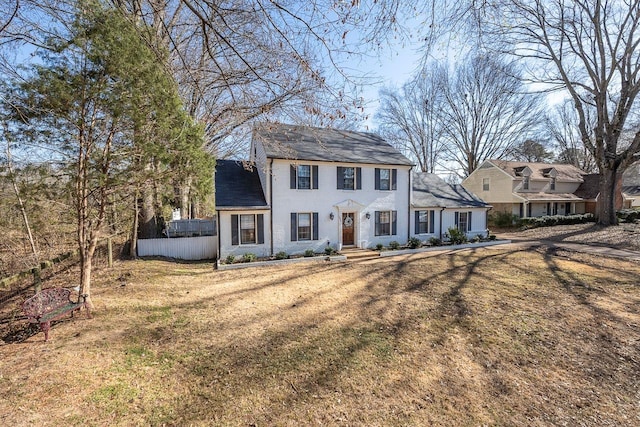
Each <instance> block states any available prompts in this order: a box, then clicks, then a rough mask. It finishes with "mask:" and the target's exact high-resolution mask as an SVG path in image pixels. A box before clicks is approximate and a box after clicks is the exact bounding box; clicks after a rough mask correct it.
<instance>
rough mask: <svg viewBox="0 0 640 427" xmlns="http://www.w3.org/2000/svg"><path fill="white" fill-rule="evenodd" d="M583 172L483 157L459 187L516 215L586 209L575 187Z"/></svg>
mask: <svg viewBox="0 0 640 427" xmlns="http://www.w3.org/2000/svg"><path fill="white" fill-rule="evenodd" d="M584 176H585V172H583V171H581V170H580V169H578V168H576V167H575V166H572V165H566V164H547V163H529V162H510V161H504V160H485V161H484V162H483V163H482V164H481V165H480V166H479V167H478V168H477V169H476V170H475V171H473V172H472V173H471V175H469V176H468V177H467V178H466V179H465V180H464V181H462V186H463V187H464V188H466V189H467V190H469V191H470V192H472V193H473V194H476V195H477V196H479V197H480V198H481V199H482V200H484V201H485V202H487V203H489V204H491V205H492V206H493V209H494V210H495V211H496V212H507V213H511V214H513V215H516V216H518V217H536V216H544V215H570V214H581V213H585V212H587V210H586V208H587V202H594V201H595V200H594V199H591V198H586V197H581V196H580V195H578V194H577V191H578V189H579V188H580V186H581V185H582V184H583V182H584V181H585V179H584Z"/></svg>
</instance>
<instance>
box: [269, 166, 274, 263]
mask: <svg viewBox="0 0 640 427" xmlns="http://www.w3.org/2000/svg"><path fill="white" fill-rule="evenodd" d="M269 224H270V225H269V245H270V247H271V253H270V254H269V255H270V256H273V159H271V161H270V162H269Z"/></svg>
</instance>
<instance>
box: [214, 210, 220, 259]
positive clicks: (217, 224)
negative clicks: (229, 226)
mask: <svg viewBox="0 0 640 427" xmlns="http://www.w3.org/2000/svg"><path fill="white" fill-rule="evenodd" d="M218 261H220V210H219V209H218V210H216V262H215V263H214V268H218Z"/></svg>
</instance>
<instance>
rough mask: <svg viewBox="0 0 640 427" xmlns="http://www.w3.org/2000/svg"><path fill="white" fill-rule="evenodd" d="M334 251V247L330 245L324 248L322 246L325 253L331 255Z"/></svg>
mask: <svg viewBox="0 0 640 427" xmlns="http://www.w3.org/2000/svg"><path fill="white" fill-rule="evenodd" d="M335 253H336V251H335V249H333V248H332V247H331V246H327V247H326V248H324V254H325V255H333V254H335Z"/></svg>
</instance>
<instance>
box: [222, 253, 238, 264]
mask: <svg viewBox="0 0 640 427" xmlns="http://www.w3.org/2000/svg"><path fill="white" fill-rule="evenodd" d="M235 260H236V257H234V256H233V255H227V257H226V258H225V259H224V262H225V264H233V261H235Z"/></svg>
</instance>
